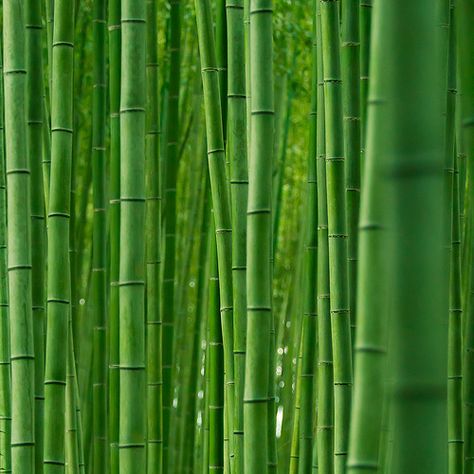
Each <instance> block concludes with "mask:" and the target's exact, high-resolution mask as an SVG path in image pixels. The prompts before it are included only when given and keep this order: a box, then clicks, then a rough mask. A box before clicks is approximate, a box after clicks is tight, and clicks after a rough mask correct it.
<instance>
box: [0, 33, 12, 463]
mask: <svg viewBox="0 0 474 474" xmlns="http://www.w3.org/2000/svg"><path fill="white" fill-rule="evenodd" d="M2 43H3V38H1V37H0V51H3V48H2V47H1V45H2ZM3 106H4V101H3V54H0V386H1V387H2V388H3V389H2V390H1V391H0V453H1V457H0V469H3V470H4V471H10V470H11V449H10V441H11V438H10V437H11V423H12V421H11V420H12V417H11V392H10V389H11V387H10V384H11V379H10V334H9V321H8V264H7V258H8V255H7V222H6V217H7V192H6V175H5V142H4V122H3V117H4V107H3Z"/></svg>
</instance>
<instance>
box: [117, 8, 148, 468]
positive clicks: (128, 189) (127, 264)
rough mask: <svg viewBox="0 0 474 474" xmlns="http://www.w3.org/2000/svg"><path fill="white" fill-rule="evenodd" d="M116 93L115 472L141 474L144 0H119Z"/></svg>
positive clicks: (143, 455)
mask: <svg viewBox="0 0 474 474" xmlns="http://www.w3.org/2000/svg"><path fill="white" fill-rule="evenodd" d="M121 15H122V16H121V23H122V54H121V91H120V272H119V275H120V281H119V283H118V285H119V298H120V310H119V316H120V328H119V334H120V342H119V352H120V431H119V472H120V474H128V473H130V472H143V473H144V472H146V450H145V438H146V426H147V425H146V418H145V409H146V387H145V384H146V373H145V273H146V272H145V239H144V236H145V127H146V124H145V103H146V48H145V47H144V45H145V44H146V21H145V19H146V1H145V0H139V1H137V0H123V1H122V9H121Z"/></svg>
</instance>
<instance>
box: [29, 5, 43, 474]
mask: <svg viewBox="0 0 474 474" xmlns="http://www.w3.org/2000/svg"><path fill="white" fill-rule="evenodd" d="M25 13H26V14H25V18H26V25H25V26H26V62H27V85H26V87H27V95H28V100H27V108H26V115H27V123H28V128H27V132H28V136H27V140H28V156H29V163H30V170H31V243H32V244H31V263H32V305H33V306H32V308H33V332H34V350H35V469H36V472H38V473H40V472H42V468H43V423H44V418H43V411H44V383H43V382H44V336H45V299H46V298H45V276H46V272H45V263H46V260H45V258H46V252H45V251H46V226H45V208H44V191H43V172H42V166H43V163H42V162H43V135H44V132H43V125H44V124H43V91H44V85H43V62H42V49H41V42H42V18H41V2H37V1H34V0H29V1H28V2H26V9H25Z"/></svg>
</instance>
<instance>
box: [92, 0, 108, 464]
mask: <svg viewBox="0 0 474 474" xmlns="http://www.w3.org/2000/svg"><path fill="white" fill-rule="evenodd" d="M92 10H93V12H92V24H93V26H92V41H93V44H94V55H93V59H94V63H93V97H92V157H91V158H92V195H93V207H94V216H93V224H92V225H93V229H92V239H93V240H92V276H91V278H92V279H91V285H92V310H93V314H92V317H93V319H94V331H93V340H94V348H93V353H94V355H93V364H92V370H93V374H92V391H93V402H92V403H93V415H92V416H93V462H94V464H93V470H94V472H106V466H107V462H106V461H107V455H106V447H107V430H106V426H107V415H106V411H107V393H106V385H105V384H106V373H107V356H106V347H105V344H106V327H105V325H106V311H107V308H106V302H107V286H106V273H105V271H106V265H107V261H106V253H107V252H106V244H107V230H106V207H107V204H106V203H107V201H106V189H105V178H106V176H105V114H106V110H105V99H106V87H107V85H106V72H105V46H106V44H105V36H106V3H105V0H94V2H93V7H92Z"/></svg>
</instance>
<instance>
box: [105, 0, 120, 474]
mask: <svg viewBox="0 0 474 474" xmlns="http://www.w3.org/2000/svg"><path fill="white" fill-rule="evenodd" d="M120 5H121V0H109V6H108V12H109V18H108V22H109V108H110V171H109V173H110V177H109V195H110V207H109V219H110V224H109V225H110V230H109V239H110V256H109V258H110V269H109V279H110V290H109V315H108V328H107V333H108V344H109V380H108V385H109V398H108V411H109V413H108V415H109V416H108V436H109V443H110V444H109V469H110V474H118V469H119V464H118V463H119V460H118V458H119V453H118V435H119V395H118V394H119V287H118V285H117V283H118V281H119V266H120V113H119V111H120V50H121V46H120V43H121V24H120Z"/></svg>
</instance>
